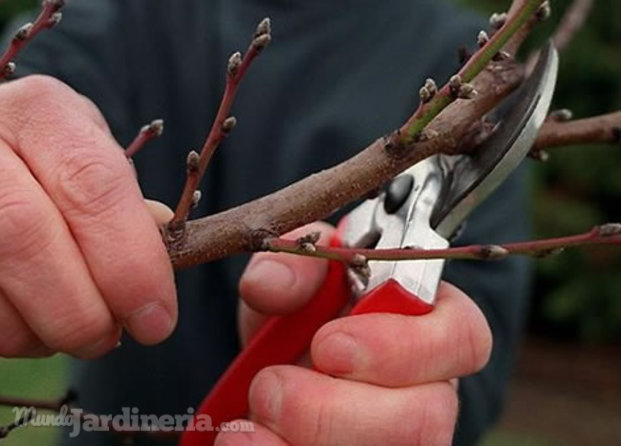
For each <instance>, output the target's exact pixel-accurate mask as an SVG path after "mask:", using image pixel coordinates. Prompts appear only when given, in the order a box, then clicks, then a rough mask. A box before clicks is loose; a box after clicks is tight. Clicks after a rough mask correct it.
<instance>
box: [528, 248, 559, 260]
mask: <svg viewBox="0 0 621 446" xmlns="http://www.w3.org/2000/svg"><path fill="white" fill-rule="evenodd" d="M563 251H565V248H550V249H542V250H541V251H537V252H535V253H534V254H533V256H534V257H535V258H537V259H544V258H546V257H552V256H556V255H559V254H561V253H562V252H563Z"/></svg>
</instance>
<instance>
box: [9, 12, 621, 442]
mask: <svg viewBox="0 0 621 446" xmlns="http://www.w3.org/2000/svg"><path fill="white" fill-rule="evenodd" d="M76 1H77V0H76ZM456 1H459V2H461V3H462V4H464V5H467V6H468V7H471V8H475V9H478V10H480V11H481V12H482V13H483V14H486V15H488V14H490V13H491V12H494V11H497V12H500V11H503V10H505V9H506V8H507V6H508V4H509V3H510V2H509V1H508V0H456ZM38 3H39V1H38V0H0V29H1V28H2V27H3V26H4V24H5V23H6V21H7V20H9V19H10V18H11V17H13V16H14V15H15V14H16V13H18V12H19V11H22V10H24V9H28V8H33V7H36V6H37V4H38ZM551 4H552V7H553V15H552V17H551V18H550V20H549V21H548V22H546V23H544V24H542V25H541V26H540V27H539V28H538V29H537V31H536V32H535V33H534V34H533V36H532V37H531V39H530V40H529V42H528V45H527V49H533V48H536V47H537V46H538V45H540V44H541V43H542V42H543V41H545V39H547V38H549V37H550V35H551V34H552V32H553V30H554V28H555V26H556V24H557V23H558V21H559V20H560V18H561V17H562V14H563V12H564V11H565V10H566V9H567V7H568V6H569V5H570V4H571V1H570V0H553V1H552V2H551ZM620 17H621V1H619V0H597V1H595V2H594V8H593V11H592V13H591V15H590V16H589V18H588V19H587V22H586V24H585V26H584V27H583V28H582V29H581V30H580V31H579V32H578V33H577V34H576V35H575V37H574V39H573V40H572V42H571V43H570V45H569V46H568V47H567V48H566V49H565V51H564V52H563V53H562V55H561V67H560V76H559V83H558V88H557V91H556V95H555V99H554V107H555V108H569V109H571V110H572V111H573V112H574V116H575V117H576V118H581V117H588V116H591V115H596V114H603V113H607V112H612V111H616V110H621V20H619V18H620ZM474 37H475V36H473V39H474ZM42 38H45V36H42ZM464 43H465V44H466V43H468V42H464ZM550 155H551V157H550V160H549V161H548V162H547V163H538V162H534V161H529V163H530V165H531V171H532V178H531V184H530V185H528V187H530V188H531V190H532V194H531V196H532V209H533V214H534V232H535V235H536V236H537V237H552V236H561V235H568V234H572V233H578V232H583V231H585V230H587V229H589V228H591V227H592V226H594V225H598V224H601V223H604V222H619V221H621V208H620V207H619V206H618V205H617V200H618V197H621V145H620V146H577V147H568V148H558V149H552V150H551V152H550ZM481 242H485V241H484V240H482V241H481ZM536 271H537V274H536V280H535V286H534V290H533V304H532V307H531V315H530V319H529V330H528V336H527V339H526V341H525V346H524V348H523V349H522V353H521V355H520V357H519V359H518V365H517V372H516V377H515V380H514V383H513V385H512V389H511V396H510V403H509V407H508V411H507V413H506V415H505V416H504V418H503V420H502V422H501V424H500V428H499V429H497V430H496V431H494V432H493V433H492V434H491V435H490V436H489V437H488V439H487V440H486V441H485V445H486V446H492V445H517V444H519V445H531V446H535V445H537V446H539V445H565V446H570V445H571V446H578V445H594V444H598V445H603V446H605V445H611V446H612V445H619V444H621V249H619V248H612V247H598V248H589V249H571V250H567V251H565V252H564V253H562V254H560V255H558V256H555V257H551V258H548V259H543V260H537V262H536ZM64 373H65V364H64V361H63V360H62V358H60V359H59V358H55V359H53V360H52V361H51V362H47V363H45V366H38V365H37V363H33V362H32V361H11V362H9V361H6V360H2V359H0V391H4V390H6V391H7V393H8V392H9V391H10V392H11V393H16V392H17V394H21V395H24V396H25V395H29V394H31V395H30V396H33V397H40V396H42V393H41V392H44V393H50V394H57V393H58V392H59V391H60V389H62V388H63V385H64V384H63V376H64ZM42 380H43V381H42ZM35 381H36V382H38V383H39V385H36V386H33V382H35ZM17 389H21V390H17ZM44 389H45V390H44ZM31 430H33V429H31ZM41 431H42V430H41V429H38V430H37V432H32V433H24V434H23V435H24V436H22V434H21V433H20V434H19V435H15V436H11V437H9V439H8V442H7V443H6V444H43V443H46V442H49V441H50V440H49V438H50V437H49V435H50V433H49V432H41Z"/></svg>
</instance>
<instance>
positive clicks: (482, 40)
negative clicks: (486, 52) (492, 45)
mask: <svg viewBox="0 0 621 446" xmlns="http://www.w3.org/2000/svg"><path fill="white" fill-rule="evenodd" d="M487 42H489V35H488V34H487V32H486V31H484V30H481V31H479V35H478V36H477V45H479V48H481V47H483V46H484V45H485V44H486V43H487Z"/></svg>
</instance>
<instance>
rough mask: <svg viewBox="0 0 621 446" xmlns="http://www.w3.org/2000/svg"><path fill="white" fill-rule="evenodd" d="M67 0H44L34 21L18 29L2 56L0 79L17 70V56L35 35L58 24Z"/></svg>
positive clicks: (0, 58) (0, 59) (0, 57)
mask: <svg viewBox="0 0 621 446" xmlns="http://www.w3.org/2000/svg"><path fill="white" fill-rule="evenodd" d="M63 6H65V0H43V3H42V4H41V12H40V13H39V15H38V16H37V18H36V19H35V21H34V22H33V23H26V24H25V25H23V26H22V27H21V28H19V29H18V30H17V32H16V33H15V35H14V36H13V39H12V40H11V43H10V45H9V47H8V48H7V49H6V50H5V52H4V54H2V56H0V80H1V79H6V78H7V77H9V76H10V75H11V74H13V72H14V71H15V62H14V59H15V57H16V56H17V55H18V54H19V52H20V51H21V50H22V49H23V48H24V47H25V46H26V45H27V44H28V42H30V41H31V40H32V39H34V37H35V36H36V35H37V34H39V33H40V32H41V31H43V30H44V29H50V28H53V27H54V26H56V25H57V24H58V23H59V22H60V20H61V18H62V13H61V12H60V10H61V8H62V7H63Z"/></svg>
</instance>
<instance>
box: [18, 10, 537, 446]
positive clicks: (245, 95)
mask: <svg viewBox="0 0 621 446" xmlns="http://www.w3.org/2000/svg"><path fill="white" fill-rule="evenodd" d="M264 16H270V17H271V18H272V20H273V24H274V33H273V37H274V42H273V44H272V45H271V46H270V47H269V48H268V50H266V51H265V52H264V54H262V55H261V57H260V58H259V59H258V60H257V62H256V64H255V65H254V66H253V67H252V69H251V72H250V75H249V76H248V78H247V79H246V80H245V82H244V85H243V87H242V89H241V91H240V94H239V97H238V101H237V103H236V105H235V108H234V113H235V114H236V116H237V117H238V119H239V126H238V128H237V129H236V131H235V132H234V133H233V134H232V135H231V136H230V138H229V139H228V140H227V141H226V143H225V144H224V145H223V147H221V148H220V150H219V152H218V154H217V156H216V157H215V159H214V164H213V166H212V168H211V170H210V172H209V174H208V176H207V178H206V180H205V185H204V187H203V189H204V191H205V194H204V199H203V205H202V206H201V208H200V209H199V210H198V212H199V213H201V214H205V213H213V212H217V211H219V210H222V209H225V208H228V207H230V206H233V205H236V204H239V203H241V202H243V201H247V200H249V199H252V198H255V197H257V196H260V195H263V194H266V193H268V192H271V191H273V190H275V189H276V188H279V187H282V186H284V185H286V184H288V183H290V182H291V181H293V180H295V179H298V178H301V177H303V176H305V175H308V174H309V173H310V172H313V171H317V170H319V169H322V168H325V167H326V166H329V165H331V164H333V163H335V162H338V161H341V160H343V159H344V158H345V157H347V156H349V155H352V154H353V153H355V152H356V151H357V150H359V149H360V148H362V147H364V146H366V145H367V144H368V143H369V142H370V141H372V140H374V139H375V138H376V137H378V136H379V135H382V134H384V133H386V132H388V131H390V130H391V129H393V128H395V127H396V126H398V125H399V124H400V123H401V122H403V120H404V119H405V118H407V116H408V115H409V114H410V113H411V112H412V110H413V108H414V107H415V106H416V102H417V93H416V92H417V91H418V88H419V87H420V85H421V84H422V83H423V81H424V79H425V77H427V76H433V77H435V78H437V79H438V80H439V81H444V80H445V79H446V78H447V77H448V76H449V75H450V74H451V73H452V72H454V70H455V69H456V68H457V60H456V57H455V56H454V55H455V52H456V48H457V47H459V46H460V45H462V44H468V43H471V42H474V41H475V38H476V34H477V32H478V30H479V29H480V27H481V26H483V25H482V21H481V20H480V19H479V18H478V17H475V16H473V15H471V14H469V13H466V12H464V11H460V10H457V9H455V8H454V7H452V6H451V5H450V4H448V3H446V2H443V1H438V0H433V1H432V0H427V1H424V0H420V1H415V0H395V1H392V2H381V1H379V0H340V1H337V0H317V1H307V0H287V1H284V0H261V1H260V0H245V1H232V0H227V1H225V0H219V1H216V0H211V1H205V0H107V1H106V0H79V1H73V2H70V4H69V6H68V7H67V8H66V11H65V18H64V21H63V22H62V23H61V25H60V26H59V27H58V28H57V29H55V30H53V31H51V32H48V33H46V34H45V35H42V36H41V37H40V38H37V40H36V41H35V42H33V44H32V45H30V47H29V48H28V49H27V51H26V52H25V53H24V54H23V57H22V58H20V60H19V61H18V62H19V67H20V70H21V71H20V72H21V73H22V74H23V73H28V72H39V73H49V74H52V75H54V76H56V77H59V78H60V79H63V80H65V81H66V82H68V83H69V84H70V85H72V86H73V87H74V88H75V89H77V90H78V91H79V92H80V93H83V94H84V95H86V96H88V97H90V98H91V99H93V100H94V101H95V102H96V103H97V105H99V107H100V108H101V109H102V111H103V113H104V115H105V116H106V117H107V119H108V120H109V122H110V125H111V127H112V130H113V132H114V134H115V135H116V136H117V137H118V139H119V140H120V141H121V142H122V143H126V142H127V141H129V140H130V139H131V138H132V136H133V133H134V132H135V131H136V130H137V129H138V128H139V127H140V125H142V124H143V123H146V122H149V121H150V120H151V119H154V118H158V117H161V118H164V119H165V120H166V124H167V126H166V131H165V134H164V136H163V138H161V139H160V140H158V141H157V142H156V143H154V144H152V145H151V146H150V147H149V148H148V149H147V150H145V151H144V152H143V153H141V154H139V156H138V157H137V159H136V163H137V167H138V170H139V176H140V182H141V186H142V188H143V190H144V191H145V195H147V196H149V197H153V198H158V199H160V200H163V201H164V202H167V203H168V204H171V205H172V204H174V202H175V200H176V198H177V196H178V194H179V191H180V190H181V185H182V182H183V179H184V167H183V160H184V159H185V154H186V153H187V151H188V150H190V149H195V148H196V147H200V144H201V142H202V140H203V138H204V136H205V132H206V130H207V128H208V125H209V122H210V120H211V119H212V118H213V116H214V113H215V110H216V107H217V104H218V100H219V95H220V92H221V91H222V88H223V81H224V74H223V68H224V65H225V62H226V60H227V58H228V55H229V54H230V53H231V52H233V51H235V50H238V49H243V48H245V47H246V45H247V43H248V38H249V36H250V34H251V33H252V31H253V29H254V26H255V25H256V23H257V22H258V21H259V20H260V19H261V18H262V17H264ZM524 181H525V177H524V173H523V172H521V173H518V174H516V175H514V176H513V177H512V179H511V180H510V181H509V182H507V184H506V185H504V186H503V187H502V189H501V190H500V191H498V193H497V194H496V195H495V196H494V197H492V198H491V199H490V200H489V201H487V202H486V203H485V204H484V205H483V206H482V207H481V208H480V209H479V210H478V211H477V212H476V214H475V215H474V216H473V217H472V218H471V219H470V221H469V223H468V225H467V228H466V230H465V232H464V234H463V236H462V238H461V240H460V242H462V243H469V242H475V241H476V242H484V243H487V242H500V241H504V240H515V239H520V238H523V237H524V236H525V234H526V221H527V218H526V211H525V210H526V201H525V199H526V197H525V185H524ZM244 260H245V258H243V257H239V258H232V259H227V260H224V261H220V262H214V263H212V264H209V265H205V266H202V267H200V268H194V269H192V270H190V271H185V272H182V273H180V274H179V275H178V277H177V279H178V285H179V295H180V325H179V327H178V329H177V330H176V332H175V334H174V335H173V336H172V337H171V338H170V339H169V340H168V341H167V342H165V343H164V344H162V345H160V346H158V347H154V348H144V347H140V346H137V345H136V344H134V343H133V342H132V341H131V340H130V339H127V340H125V341H124V344H123V347H122V348H120V349H117V350H116V351H114V352H112V353H111V354H109V355H107V356H106V357H105V358H102V359H100V360H97V361H90V362H76V364H75V367H74V373H73V377H72V380H73V385H74V386H75V387H76V388H77V389H78V391H79V392H80V397H81V398H80V401H81V404H83V405H84V407H85V408H86V409H88V410H91V411H93V412H99V413H117V412H119V410H120V408H121V407H123V406H125V407H137V408H138V409H139V410H140V411H141V413H154V414H160V413H162V414H163V413H185V411H186V410H187V408H188V407H189V406H195V405H196V404H198V402H199V401H200V399H201V398H202V397H203V395H204V394H205V393H206V392H207V391H208V390H209V388H210V386H211V385H212V384H213V383H214V381H215V380H216V379H217V377H218V375H219V374H220V373H221V372H222V370H223V369H224V368H225V367H226V365H227V363H228V362H229V361H230V360H231V358H232V357H233V356H234V355H235V353H236V352H237V350H238V348H239V347H238V344H237V337H236V336H237V335H236V329H235V307H236V300H237V297H236V296H237V293H236V281H237V279H238V277H239V274H240V271H241V268H242V265H243V263H244ZM446 277H447V278H448V279H449V280H451V281H453V282H454V283H456V284H457V285H458V286H460V287H461V288H463V289H464V290H465V291H466V292H468V293H469V294H470V295H471V296H472V297H473V298H474V299H475V300H476V301H477V303H478V304H479V305H480V306H481V308H482V309H483V311H484V312H485V314H486V316H487V318H488V320H489V322H490V324H491V326H492V329H493V332H494V342H495V344H494V353H493V356H492V361H491V363H490V365H489V366H488V367H487V368H486V369H485V370H484V371H483V372H481V373H479V374H477V375H476V376H473V377H469V378H466V379H464V380H463V381H462V383H461V386H460V394H461V400H462V411H461V417H460V421H459V426H458V435H457V438H458V439H457V440H456V441H457V443H458V444H460V445H471V444H474V442H475V441H476V439H477V438H478V437H479V436H480V434H481V433H482V432H483V431H484V430H485V429H486V428H487V426H489V424H490V423H491V422H492V421H493V420H494V419H495V418H496V417H497V415H498V413H499V410H500V407H501V404H502V400H503V396H504V389H505V387H506V383H507V379H508V376H509V373H510V368H511V362H512V358H513V352H514V350H515V347H516V343H517V340H518V337H519V333H520V330H521V327H522V323H523V316H524V312H525V302H526V300H525V298H526V290H527V286H528V282H529V277H530V276H529V270H528V267H527V264H526V263H525V262H524V261H523V260H521V259H510V260H506V261H503V262H498V263H490V264H482V263H466V262H451V263H450V264H449V265H448V267H447V270H446ZM370 404H371V402H370ZM67 441H68V442H69V440H67ZM108 441H111V437H110V436H107V435H102V434H93V435H89V436H86V435H84V436H82V437H80V438H79V440H74V442H76V444H84V443H85V442H88V443H89V444H93V445H95V444H106V442H108Z"/></svg>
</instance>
